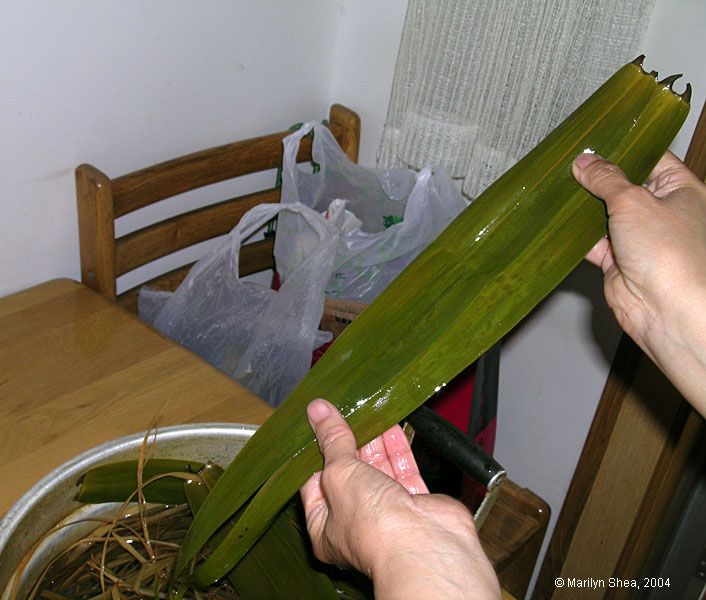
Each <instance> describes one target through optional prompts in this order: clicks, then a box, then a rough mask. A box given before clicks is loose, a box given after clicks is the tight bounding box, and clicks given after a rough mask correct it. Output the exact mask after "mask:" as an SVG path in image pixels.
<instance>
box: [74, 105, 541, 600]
mask: <svg viewBox="0 0 706 600" xmlns="http://www.w3.org/2000/svg"><path fill="white" fill-rule="evenodd" d="M328 126H329V128H330V129H331V132H332V133H333V135H334V136H335V137H336V139H337V140H338V143H339V144H340V145H341V148H343V150H344V152H345V153H346V155H347V156H348V157H349V158H350V159H351V160H352V161H354V162H356V161H357V159H358V145H359V139H360V119H359V117H358V115H357V114H356V113H354V112H353V111H351V110H350V109H348V108H346V107H344V106H341V105H340V104H334V105H333V106H332V107H331V109H330V112H329V118H328ZM290 133H291V131H282V132H279V133H274V134H269V135H264V136H262V137H257V138H253V139H249V140H244V141H237V142H233V143H231V144H226V145H224V146H218V147H216V148H211V149H208V150H203V151H201V152H196V153H194V154H189V155H187V156H182V157H179V158H175V159H173V160H169V161H167V162H163V163H160V164H157V165H154V166H151V167H147V168H145V169H140V170H139V171H135V172H133V173H128V174H127V175H122V176H119V177H115V178H110V177H109V176H108V175H106V174H105V173H103V172H102V171H100V170H99V169H97V168H96V167H94V166H91V165H88V164H82V165H80V166H79V167H78V168H77V169H76V192H77V200H78V221H79V241H80V249H81V280H82V282H83V283H84V284H85V285H87V286H89V287H91V288H93V289H94V290H96V291H97V292H98V293H100V294H101V295H103V296H105V297H106V298H108V299H109V300H111V301H113V302H117V303H118V304H120V305H121V306H123V307H124V308H126V309H127V310H129V311H131V312H133V313H137V295H138V289H139V287H141V285H143V284H140V285H139V286H136V287H133V288H132V289H129V290H127V291H125V292H122V293H121V294H117V278H118V277H120V276H121V275H125V274H127V273H129V272H131V271H133V270H134V269H137V268H139V267H142V266H143V265H146V264H148V263H151V262H153V261H155V260H157V259H159V258H161V257H164V256H168V255H170V254H172V253H174V252H177V251H179V250H182V249H184V248H188V247H190V246H192V245H194V244H197V243H200V242H203V241H206V240H209V239H212V238H214V237H217V236H220V235H223V234H226V233H228V232H229V231H230V230H231V229H232V228H233V227H234V225H235V224H236V223H237V222H238V221H239V220H240V218H241V217H242V216H243V214H245V212H247V211H248V210H249V209H250V208H252V207H253V206H255V205H257V204H260V203H263V202H267V203H273V202H278V201H279V198H280V190H279V189H278V188H277V187H271V188H268V189H265V190H262V191H258V192H254V193H249V194H246V195H243V196H238V197H235V198H230V199H228V200H224V201H223V202H220V203H217V204H212V205H209V206H206V207H205V208H200V209H197V210H192V211H190V212H187V213H184V214H180V215H178V216H175V217H170V218H168V219H165V220H163V221H160V222H158V223H155V224H152V225H149V226H147V227H144V228H141V229H139V230H137V231H135V232H133V233H129V234H127V235H124V236H120V237H117V238H116V236H115V220H116V219H117V218H119V217H122V216H124V215H127V214H129V213H132V212H134V211H136V210H139V209H141V208H144V207H146V206H149V205H150V204H153V203H154V202H157V201H160V200H165V199H168V198H171V197H172V196H175V195H177V194H182V193H184V192H188V191H191V190H195V189H197V188H201V187H203V186H206V185H210V184H213V183H218V182H222V181H226V180H229V179H232V178H236V177H240V176H243V175H247V174H251V173H257V172H260V171H265V170H269V169H275V168H277V167H279V166H280V165H281V163H282V139H283V138H284V137H286V136H287V135H289V134H290ZM310 158H311V141H310V138H308V137H307V138H305V139H304V140H302V144H301V146H300V151H299V155H298V156H297V159H298V160H299V161H307V160H309V159H310ZM272 251H273V239H271V238H270V239H265V240H263V241H259V242H255V243H252V244H247V245H245V246H243V248H242V249H241V256H240V274H241V275H248V274H252V273H257V272H260V271H265V270H267V269H271V268H272V267H273V266H274V260H273V255H272ZM190 268H191V264H187V265H183V266H181V267H179V268H177V269H175V270H172V271H169V272H167V273H163V274H161V275H159V276H157V277H154V278H152V279H150V280H149V281H146V282H144V283H145V284H147V285H149V286H150V287H152V288H156V289H162V290H174V289H175V288H176V287H178V285H179V284H180V283H181V281H182V280H183V279H184V277H185V276H186V274H187V273H188V271H189V269H190ZM548 521H549V507H548V506H547V505H546V503H545V502H544V501H543V500H542V499H541V498H539V497H538V496H536V495H535V494H534V493H532V492H531V491H529V490H527V489H522V488H520V487H518V486H517V485H515V484H514V483H512V482H511V481H506V482H505V483H504V484H503V487H502V490H501V492H500V496H499V497H498V499H497V501H496V503H495V505H494V506H493V508H492V510H491V512H490V514H489V516H488V518H487V519H486V521H485V524H484V526H483V528H482V530H481V541H482V543H483V546H484V548H485V549H486V552H487V553H488V555H489V556H490V558H491V560H492V562H493V564H494V565H495V566H496V569H498V572H499V576H500V580H501V583H502V584H503V586H504V587H505V589H506V590H507V591H509V592H510V593H511V594H513V596H515V597H517V598H520V597H523V596H524V595H525V593H526V590H527V586H528V584H529V581H530V577H531V575H532V571H533V569H534V565H535V562H536V560H537V556H538V553H539V548H540V546H541V543H542V540H543V538H544V533H545V531H546V528H547V524H548Z"/></svg>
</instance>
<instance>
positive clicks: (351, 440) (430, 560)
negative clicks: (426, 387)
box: [301, 400, 500, 598]
mask: <svg viewBox="0 0 706 600" xmlns="http://www.w3.org/2000/svg"><path fill="white" fill-rule="evenodd" d="M307 414H308V417H309V422H310V423H311V426H312V428H313V430H314V433H315V434H316V437H317V439H318V441H319V447H320V449H321V453H322V454H323V456H324V469H323V471H320V472H318V473H315V474H314V475H313V476H312V477H311V479H309V481H308V482H307V483H306V484H305V485H304V486H303V487H302V490H301V496H302V501H303V504H304V512H305V515H306V522H307V529H308V531H309V535H310V536H311V540H312V544H313V548H314V554H315V555H316V557H317V558H319V559H320V560H322V561H324V562H328V563H333V564H336V565H339V566H352V567H354V568H356V569H358V570H359V571H361V572H362V573H365V574H366V575H368V576H369V577H370V578H371V579H372V580H373V584H374V586H375V597H376V598H393V597H394V598H417V597H419V598H421V597H424V598H428V597H443V598H456V597H458V598H499V597H500V589H499V585H498V581H497V577H496V576H495V573H494V571H493V568H492V566H491V564H490V562H489V561H488V558H487V557H486V556H485V553H484V552H483V550H482V548H481V546H480V541H479V539H478V533H477V531H476V528H475V525H474V523H473V518H472V516H471V514H470V513H469V512H468V510H467V509H466V507H465V506H463V505H462V504H461V503H460V502H457V501H456V500H453V499H452V498H450V497H448V496H442V495H437V494H429V493H428V490H427V487H426V485H425V484H424V482H423V481H422V478H421V476H420V475H419V470H418V468H417V465H416V462H415V460H414V457H413V455H412V451H411V449H410V447H409V444H408V443H407V439H406V437H405V435H404V433H403V432H402V429H401V428H400V427H399V426H395V427H393V428H392V429H390V430H389V431H387V432H386V433H384V434H383V435H382V436H380V437H378V438H376V439H375V440H373V441H372V442H370V443H368V444H366V445H365V446H363V447H362V448H361V449H360V450H358V451H356V442H355V437H354V435H353V432H352V431H351V430H350V428H349V427H348V424H347V423H346V421H345V420H344V419H343V417H342V416H341V415H340V413H339V412H338V411H337V410H336V408H335V407H334V406H333V405H332V404H330V403H328V402H326V401H324V400H316V401H314V402H312V403H311V404H310V405H309V407H308V409H307Z"/></svg>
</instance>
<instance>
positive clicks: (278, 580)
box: [184, 468, 372, 600]
mask: <svg viewBox="0 0 706 600" xmlns="http://www.w3.org/2000/svg"><path fill="white" fill-rule="evenodd" d="M221 473H222V470H219V469H217V468H212V469H209V470H208V471H207V472H203V473H200V474H199V475H200V481H202V482H203V483H199V481H198V480H197V479H196V478H195V479H194V480H193V481H191V482H188V483H186V484H185V485H184V490H185V493H186V497H187V498H188V501H189V505H190V506H191V510H192V511H193V512H194V513H197V512H198V510H199V508H200V507H201V505H202V504H203V503H204V502H205V500H206V498H207V496H208V493H209V490H210V489H211V488H212V487H213V486H214V485H215V483H216V481H217V480H218V478H219V477H220V475H221ZM303 518H304V516H303V514H302V509H301V505H300V503H298V502H297V501H291V502H290V503H289V504H288V505H287V507H286V508H285V509H284V510H282V511H281V512H280V513H279V514H278V515H277V517H276V518H275V520H274V522H273V523H272V525H271V526H270V527H269V529H268V530H267V531H266V532H265V533H264V534H263V535H262V537H261V538H260V539H259V540H258V541H257V543H256V544H255V545H254V546H253V547H252V548H251V549H250V551H249V552H248V553H247V555H246V556H245V557H244V558H243V560H241V561H240V563H238V566H237V567H236V568H235V569H233V570H232V571H231V572H230V573H228V580H229V581H230V582H231V584H232V585H233V587H234V588H235V589H236V590H237V591H238V594H239V595H240V596H241V597H242V598H244V599H246V600H247V599H253V600H259V599H260V598H272V599H273V600H274V599H276V598H283V599H284V598H286V599H289V598H307V599H309V598H311V599H312V600H316V599H319V600H337V599H339V598H341V596H340V595H339V594H338V593H337V591H336V586H335V585H334V584H333V583H332V581H331V579H330V578H329V577H328V576H327V574H326V573H325V571H326V570H327V569H328V567H326V566H325V565H322V564H321V563H319V562H318V561H316V560H315V559H314V557H313V554H312V552H311V547H310V545H309V543H308V535H307V533H306V531H305V530H304V529H303V526H302V522H303ZM232 527H233V524H232V523H230V522H226V523H225V524H224V526H222V527H221V528H220V529H219V530H218V531H217V532H216V534H215V535H214V536H213V537H212V539H211V542H210V543H211V545H215V544H218V543H220V542H221V541H222V540H223V539H225V537H226V535H227V533H228V531H230V529H231V528H232ZM367 585H368V586H369V583H368V584H367ZM346 589H347V592H348V593H347V595H346V597H347V598H358V599H360V600H364V599H365V598H372V594H368V595H366V594H365V593H363V592H362V591H360V589H362V590H365V589H366V587H365V585H360V584H359V586H358V587H353V586H351V585H348V586H347V588H346Z"/></svg>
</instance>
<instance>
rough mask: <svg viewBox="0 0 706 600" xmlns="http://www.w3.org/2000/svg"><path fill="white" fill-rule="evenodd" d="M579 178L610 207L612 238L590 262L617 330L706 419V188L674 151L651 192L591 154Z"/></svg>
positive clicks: (654, 176)
mask: <svg viewBox="0 0 706 600" xmlns="http://www.w3.org/2000/svg"><path fill="white" fill-rule="evenodd" d="M573 173H574V176H575V177H576V179H577V180H578V182H579V183H580V184H581V185H583V186H584V187H585V188H586V189H587V190H588V191H590V192H591V193H593V194H594V195H595V196H597V197H599V198H602V199H603V200H604V201H605V203H606V207H607V210H608V230H609V236H610V237H609V239H608V238H606V239H603V240H601V241H600V242H598V244H596V246H595V247H594V248H593V249H592V250H591V252H590V253H589V254H588V256H587V258H588V259H589V260H590V261H591V262H593V263H594V264H597V265H599V266H600V267H601V268H602V270H603V273H604V277H605V279H604V288H605V296H606V300H607V301H608V304H609V305H610V307H611V309H612V310H613V312H614V313H615V316H616V318H617V320H618V323H619V324H620V326H621V327H622V328H623V329H624V330H625V331H626V333H628V335H630V336H631V337H632V338H633V339H634V340H635V341H636V342H637V343H638V344H639V345H640V347H641V348H642V349H643V350H644V351H645V352H646V353H647V354H648V355H649V356H650V357H651V358H652V360H653V361H654V362H655V363H656V364H657V365H658V366H659V367H660V368H661V369H662V370H663V371H664V372H665V374H666V375H667V376H668V377H669V378H670V379H671V380H672V382H673V383H674V384H675V385H676V386H677V387H678V388H679V389H680V391H681V392H682V393H683V394H684V395H685V397H686V398H687V399H688V400H690V401H691V402H692V404H694V406H695V407H696V408H697V410H699V411H700V412H701V413H702V414H706V185H704V183H703V182H701V181H700V180H699V179H698V178H697V177H696V176H695V175H694V174H693V173H692V172H691V171H689V170H688V169H687V168H686V166H684V164H683V163H682V162H681V161H680V160H679V159H678V158H677V157H675V156H674V155H673V154H671V153H670V152H667V153H666V154H665V155H664V156H663V157H662V159H661V160H660V161H659V163H658V164H657V166H656V167H655V169H654V170H653V171H652V173H651V175H650V177H649V178H648V180H647V184H646V186H644V187H643V186H639V185H634V184H632V183H631V182H630V181H629V180H628V179H627V177H626V176H625V175H624V174H623V172H622V171H621V170H620V169H619V168H618V167H617V166H615V165H613V164H611V163H608V162H606V161H604V160H603V159H601V158H600V157H598V156H595V155H592V154H581V155H579V156H578V157H577V158H576V159H575V160H574V163H573Z"/></svg>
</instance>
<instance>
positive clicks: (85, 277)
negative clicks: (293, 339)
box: [76, 104, 360, 313]
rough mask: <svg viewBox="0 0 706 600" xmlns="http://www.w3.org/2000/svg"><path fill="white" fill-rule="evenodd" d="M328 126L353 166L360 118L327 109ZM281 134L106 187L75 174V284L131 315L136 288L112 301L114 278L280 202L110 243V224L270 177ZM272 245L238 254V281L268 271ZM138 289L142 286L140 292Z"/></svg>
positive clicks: (272, 191)
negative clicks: (230, 184) (209, 190)
mask: <svg viewBox="0 0 706 600" xmlns="http://www.w3.org/2000/svg"><path fill="white" fill-rule="evenodd" d="M328 126H329V128H330V129H331V132H332V133H333V134H334V136H335V138H336V140H337V141H338V143H339V144H340V146H341V148H343V150H344V152H345V153H346V155H347V156H348V157H349V158H350V159H351V160H352V161H354V162H357V160H358V144H359V140H360V118H359V117H358V115H357V114H356V113H354V112H353V111H351V110H350V109H348V108H346V107H344V106H341V105H340V104H334V105H333V106H332V107H331V109H330V112H329V119H328ZM290 133H291V131H282V132H279V133H273V134H270V135H265V136H262V137H257V138H252V139H249V140H244V141H238V142H233V143H231V144H226V145H224V146H218V147H216V148H210V149H208V150H203V151H201V152H196V153H194V154H189V155H187V156H182V157H179V158H175V159H173V160H169V161H167V162H163V163H160V164H158V165H154V166H151V167H147V168H145V169H140V170H139V171H134V172H133V173H128V174H127V175H122V176H120V177H116V178H113V179H111V178H110V177H108V176H107V175H106V174H105V173H103V172H101V171H100V170H98V169H97V168H96V167H93V166H91V165H88V164H83V165H80V166H79V167H78V168H77V169H76V193H77V199H78V228H79V242H80V250H81V281H82V282H83V283H84V284H86V285H87V286H89V287H91V288H93V289H94V290H96V291H97V292H98V293H99V294H101V295H102V296H105V297H106V298H108V299H109V300H111V301H117V302H118V303H119V304H120V305H122V306H123V307H125V308H127V309H128V310H130V311H132V312H134V313H137V294H138V288H139V287H140V286H137V287H134V288H132V289H130V290H127V291H125V292H124V293H121V294H120V295H119V296H118V295H117V293H116V290H117V286H116V281H117V278H118V277H120V276H121V275H124V274H126V273H129V272H130V271H132V270H134V269H137V268H138V267H141V266H143V265H145V264H148V263H150V262H152V261H154V260H157V259H159V258H161V257H163V256H167V255H169V254H171V253H173V252H176V251H178V250H182V249H184V248H188V247H190V246H193V245H194V244H197V243H200V242H203V241H206V240H209V239H212V238H215V237H217V236H220V235H223V234H226V233H228V232H229V231H230V230H231V229H232V228H233V227H234V226H235V224H236V223H237V222H238V221H239V220H240V218H241V217H242V216H243V214H245V213H246V212H247V211H248V210H249V209H250V208H252V207H253V206H255V205H257V204H261V203H272V202H279V197H280V190H279V188H276V187H272V188H269V189H265V190H262V191H258V192H254V193H250V194H247V195H243V196H238V197H236V198H231V199H228V200H224V201H223V202H220V203H217V204H213V205H210V206H207V207H205V208H201V209H198V210H194V211H191V212H188V213H185V214H182V215H178V216H176V217H173V218H169V219H166V220H164V221H161V222H159V223H156V224H153V225H150V226H149V227H145V228H143V229H140V230H139V231H135V232H133V233H130V234H128V235H125V236H122V237H118V238H116V237H115V219H117V218H118V217H121V216H124V215H127V214H128V213H131V212H134V211H136V210H139V209H141V208H144V207H145V206H148V205H150V204H153V203H154V202H157V201H160V200H164V199H166V198H170V197H172V196H176V195H177V194H182V193H184V192H189V191H191V190H195V189H197V188H201V187H203V186H206V185H210V184H214V183H218V182H221V181H225V180H228V179H233V178H236V177H241V176H243V175H248V174H251V173H257V172H260V171H265V170H268V169H275V168H277V167H279V166H280V165H281V164H282V139H283V138H285V137H286V136H287V135H289V134H290ZM310 158H311V140H310V138H307V139H305V140H302V144H301V147H300V151H299V155H298V156H297V159H298V160H299V161H306V160H309V159H310ZM272 249H273V240H272V239H266V240H263V241H261V242H256V243H253V244H248V245H246V246H244V247H243V250H242V252H241V259H240V274H241V275H249V274H252V273H257V272H260V271H264V270H267V269H271V268H272V267H273V265H274V261H273V257H272ZM190 267H191V264H187V265H184V266H182V267H180V268H178V269H176V270H173V271H170V272H168V273H164V274H162V275H160V276H158V277H156V278H154V279H152V280H150V281H148V282H145V283H147V284H148V285H150V286H151V287H153V288H156V289H162V290H174V289H175V288H176V287H178V285H179V284H180V283H181V281H182V280H183V279H184V277H185V276H186V274H187V273H188V271H189V268H190ZM141 285H142V284H141Z"/></svg>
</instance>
